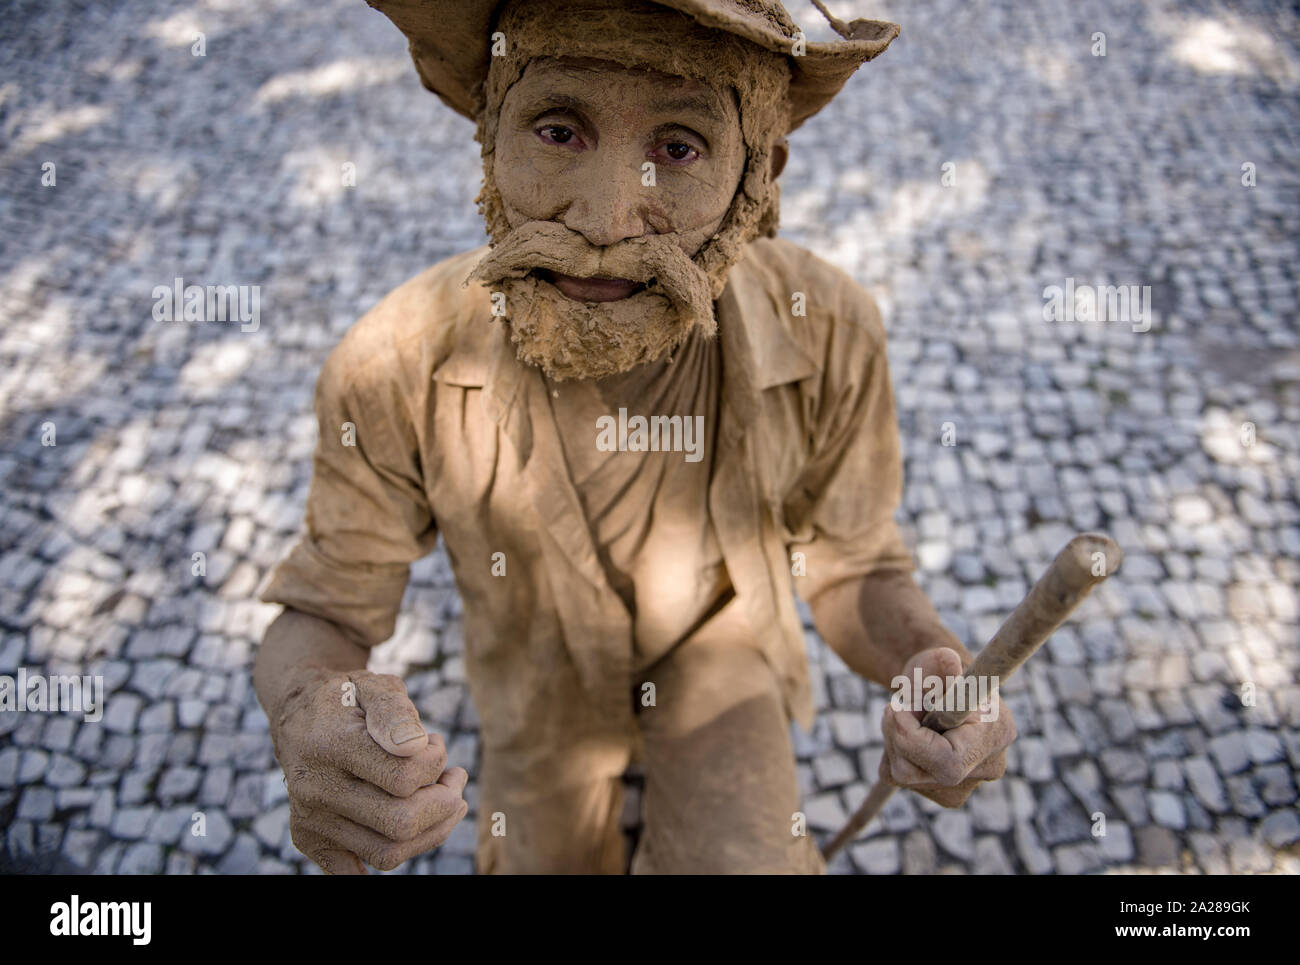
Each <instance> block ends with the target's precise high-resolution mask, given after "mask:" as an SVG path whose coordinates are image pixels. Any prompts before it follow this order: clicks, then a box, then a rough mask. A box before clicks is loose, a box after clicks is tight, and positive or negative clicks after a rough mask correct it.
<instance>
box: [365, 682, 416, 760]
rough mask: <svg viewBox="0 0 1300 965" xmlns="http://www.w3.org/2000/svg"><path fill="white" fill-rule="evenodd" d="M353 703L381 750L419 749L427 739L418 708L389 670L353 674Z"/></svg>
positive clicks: (399, 753) (407, 752)
mask: <svg viewBox="0 0 1300 965" xmlns="http://www.w3.org/2000/svg"><path fill="white" fill-rule="evenodd" d="M353 682H354V683H355V684H356V685H357V706H358V707H360V708H361V709H362V710H363V711H365V714H366V730H367V731H369V733H370V736H371V737H373V738H374V739H375V743H377V744H378V745H379V746H380V747H382V748H383V749H384V750H386V751H388V753H390V754H396V755H397V756H398V757H410V756H411V755H413V754H417V753H419V752H420V751H421V750H423V749H424V747H425V745H426V744H427V743H428V734H427V733H426V732H425V730H424V725H423V724H421V723H420V712H419V711H418V710H416V709H415V704H413V703H411V698H410V697H408V696H407V694H406V685H405V684H404V683H402V679H401V678H400V677H394V676H393V675H392V674H377V673H360V674H354V675H353Z"/></svg>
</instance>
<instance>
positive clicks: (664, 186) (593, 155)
mask: <svg viewBox="0 0 1300 965" xmlns="http://www.w3.org/2000/svg"><path fill="white" fill-rule="evenodd" d="M494 153H495V160H494V162H493V176H494V179H495V181H496V185H497V189H498V190H499V192H500V196H501V201H502V205H503V208H504V211H505V214H506V218H507V220H508V221H509V223H510V226H511V227H512V228H517V227H519V226H520V225H522V224H525V223H527V222H537V221H554V222H558V223H560V224H563V225H564V226H565V227H567V228H568V229H569V230H571V231H574V232H577V233H579V234H581V235H582V236H583V237H585V238H586V240H587V241H588V242H589V243H590V244H592V245H595V246H599V247H605V246H608V245H613V244H615V243H617V242H620V241H624V240H626V239H629V238H637V237H641V236H644V235H655V234H674V235H676V238H675V240H676V243H677V245H678V246H679V247H680V248H681V249H682V250H683V252H684V253H685V254H686V255H687V256H688V257H689V256H693V255H694V254H695V253H696V252H697V251H699V249H700V248H701V247H702V246H703V245H704V243H705V242H706V241H708V240H709V239H710V238H711V237H712V236H713V235H714V233H715V232H717V231H718V229H719V228H720V227H721V226H722V224H723V222H724V220H725V217H726V214H727V211H728V209H729V208H730V206H731V202H732V199H733V197H734V196H735V194H736V190H737V188H738V186H739V184H740V177H741V174H742V172H743V171H744V167H745V146H744V141H743V140H742V137H741V129H740V114H739V111H738V108H737V106H736V102H735V97H734V94H733V93H732V92H731V90H730V88H724V89H723V90H717V89H715V88H713V87H711V86H710V85H707V84H704V83H702V82H700V81H698V80H694V79H690V78H685V77H675V76H672V75H669V74H664V73H660V72H658V71H651V70H637V69H629V68H627V67H624V66H622V65H619V64H616V63H613V62H610V61H605V60H595V59H589V58H583V59H579V58H569V57H565V58H558V59H557V58H539V59H536V60H533V61H531V62H529V64H528V66H527V68H526V69H525V70H524V73H523V75H522V77H521V78H520V79H519V80H518V82H516V83H515V84H514V85H513V86H512V87H511V88H510V90H509V92H508V93H507V94H506V98H505V101H504V102H503V104H502V107H501V116H500V123H499V126H498V128H497V137H496V143H495V152H494ZM647 162H649V163H650V164H652V165H653V168H652V169H647V168H646V164H647ZM551 280H553V283H554V284H555V286H556V287H557V288H559V289H560V290H561V291H562V292H563V293H564V294H565V295H567V296H568V297H570V298H573V299H575V300H578V301H583V302H602V301H613V300H619V299H622V298H626V297H627V296H628V295H630V294H631V293H632V292H633V291H635V290H636V289H637V287H638V286H637V284H636V283H635V282H632V281H609V280H604V281H600V280H591V279H579V278H574V277H571V276H567V275H563V274H560V273H558V272H553V273H551Z"/></svg>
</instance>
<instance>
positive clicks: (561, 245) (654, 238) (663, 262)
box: [468, 221, 713, 334]
mask: <svg viewBox="0 0 1300 965" xmlns="http://www.w3.org/2000/svg"><path fill="white" fill-rule="evenodd" d="M675 237H676V236H675V235H671V234H662V235H645V236H642V237H640V238H628V239H626V240H624V241H619V242H616V243H615V244H612V245H608V246H604V247H599V246H596V245H593V244H591V243H590V242H588V241H587V239H586V238H584V237H583V236H582V235H581V234H580V233H578V232H576V231H571V230H569V229H568V228H566V227H565V226H564V225H562V224H560V223H559V222H556V221H529V222H526V223H525V224H522V225H520V226H519V227H518V228H515V229H514V230H512V231H511V232H510V233H509V234H508V235H506V237H504V238H502V239H501V240H500V242H498V243H497V244H496V245H495V246H494V247H493V248H492V250H491V251H489V252H488V253H487V255H486V256H485V257H484V258H483V260H482V261H480V262H479V263H478V264H477V265H476V266H475V268H474V271H473V272H472V273H471V274H470V276H469V279H468V281H479V282H482V283H484V284H486V285H489V286H491V285H496V284H499V283H501V282H503V281H505V280H507V279H523V278H525V277H526V276H528V275H529V273H531V272H533V271H535V270H537V269H546V270H548V271H554V272H559V273H561V274H564V275H572V276H574V277H575V278H626V279H628V280H629V281H636V282H641V283H642V284H644V285H645V286H646V287H645V290H644V291H641V292H637V293H635V294H633V295H630V296H629V297H628V298H627V299H625V300H626V301H631V300H633V299H637V298H646V297H650V298H666V299H667V300H668V301H669V302H671V303H673V304H675V305H677V306H678V307H679V308H680V309H682V310H684V311H686V312H687V313H688V314H689V315H690V316H691V317H692V319H693V320H694V321H697V322H699V323H701V324H704V325H705V326H706V328H708V329H709V330H710V332H709V333H710V334H712V331H711V329H712V325H713V294H712V289H711V288H710V284H709V278H708V276H707V275H706V274H705V273H704V271H703V269H701V268H700V267H699V266H698V265H697V264H695V262H694V261H692V260H691V258H690V256H688V255H687V254H686V252H685V251H683V250H682V249H681V247H680V246H679V245H678V244H677V243H676V241H675V240H674V239H675Z"/></svg>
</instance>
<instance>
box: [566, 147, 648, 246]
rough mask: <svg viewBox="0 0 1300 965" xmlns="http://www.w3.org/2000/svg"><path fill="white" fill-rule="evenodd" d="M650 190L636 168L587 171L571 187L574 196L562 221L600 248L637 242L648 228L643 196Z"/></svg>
mask: <svg viewBox="0 0 1300 965" xmlns="http://www.w3.org/2000/svg"><path fill="white" fill-rule="evenodd" d="M653 190H654V188H650V187H644V186H643V185H642V184H641V171H640V169H639V168H630V167H627V166H623V165H620V166H618V168H617V169H614V170H608V169H607V170H600V171H595V170H593V171H588V172H585V176H584V177H583V178H582V180H581V181H580V182H579V183H577V184H576V185H575V186H574V194H575V196H574V198H573V200H572V202H570V204H569V206H568V208H567V209H566V210H565V212H564V216H563V218H562V219H561V220H562V222H563V223H564V226H565V227H566V228H568V229H569V230H570V231H577V232H579V233H580V234H581V235H582V236H583V237H584V238H586V239H587V241H588V242H589V243H590V244H593V245H595V246H597V247H600V248H605V247H608V246H610V245H613V244H617V243H618V242H620V241H626V240H627V239H628V238H639V237H641V236H642V235H644V234H645V233H646V230H647V225H648V224H649V219H648V214H649V209H648V205H649V203H650V202H649V198H648V197H647V194H646V193H647V192H649V191H653Z"/></svg>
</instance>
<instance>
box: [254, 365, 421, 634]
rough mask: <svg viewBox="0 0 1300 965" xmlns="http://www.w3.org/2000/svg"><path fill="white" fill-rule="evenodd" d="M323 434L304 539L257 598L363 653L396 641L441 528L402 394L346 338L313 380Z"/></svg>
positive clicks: (317, 412) (309, 501)
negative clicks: (330, 628)
mask: <svg viewBox="0 0 1300 965" xmlns="http://www.w3.org/2000/svg"><path fill="white" fill-rule="evenodd" d="M315 410H316V421H317V427H318V431H319V436H318V438H317V442H316V449H315V454H314V456H313V461H312V465H313V471H312V480H311V486H310V488H309V490H308V495H307V511H306V520H305V526H304V533H303V535H302V536H301V537H300V539H299V541H298V543H297V544H296V545H295V546H294V547H293V549H292V550H291V551H290V553H289V554H288V556H287V557H285V559H284V560H283V561H282V562H281V563H280V564H279V565H278V566H277V567H276V568H275V570H274V571H273V572H272V574H271V576H270V578H269V580H268V581H267V584H266V586H265V588H264V589H263V591H262V593H261V599H262V600H263V602H266V603H281V604H283V605H285V606H286V607H292V608H293V609H295V610H301V611H303V612H304V613H310V614H312V615H314V616H318V617H322V618H324V619H326V620H330V621H331V622H333V623H335V624H337V625H338V627H339V628H340V629H341V630H342V631H343V633H344V634H345V635H346V636H347V637H348V639H350V640H352V641H353V642H354V643H357V644H359V645H361V646H364V647H372V646H375V645H376V644H379V643H382V642H383V641H384V640H386V639H388V638H389V637H390V636H392V633H393V628H394V625H395V623H396V620H397V614H398V611H399V609H400V607H401V603H402V596H403V594H404V592H405V590H406V584H407V582H408V580H409V579H410V564H411V563H412V562H414V561H415V560H418V559H420V558H421V557H423V556H425V555H427V554H428V553H430V552H431V551H432V550H433V548H434V545H435V544H436V542H437V527H436V524H435V521H434V518H433V514H432V512H431V510H430V508H429V505H428V501H427V498H426V496H425V489H424V485H423V482H422V479H421V472H420V458H419V451H418V446H417V444H416V441H415V434H414V432H413V430H412V428H411V426H410V418H409V416H408V415H407V414H406V412H407V410H406V409H405V408H404V406H403V400H402V398H401V393H400V392H398V391H396V388H395V386H393V385H391V384H387V383H386V382H385V378H384V371H383V367H382V365H377V364H375V363H374V362H373V361H372V362H370V363H363V364H361V365H357V364H356V363H355V359H354V358H353V356H351V355H350V354H349V351H348V345H347V342H346V340H345V342H344V343H342V344H340V346H339V347H337V348H336V349H335V350H334V351H333V352H331V354H330V356H329V358H328V359H327V360H326V362H325V365H324V366H323V367H322V369H321V373H320V377H319V378H318V379H317V382H316V393H315Z"/></svg>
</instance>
